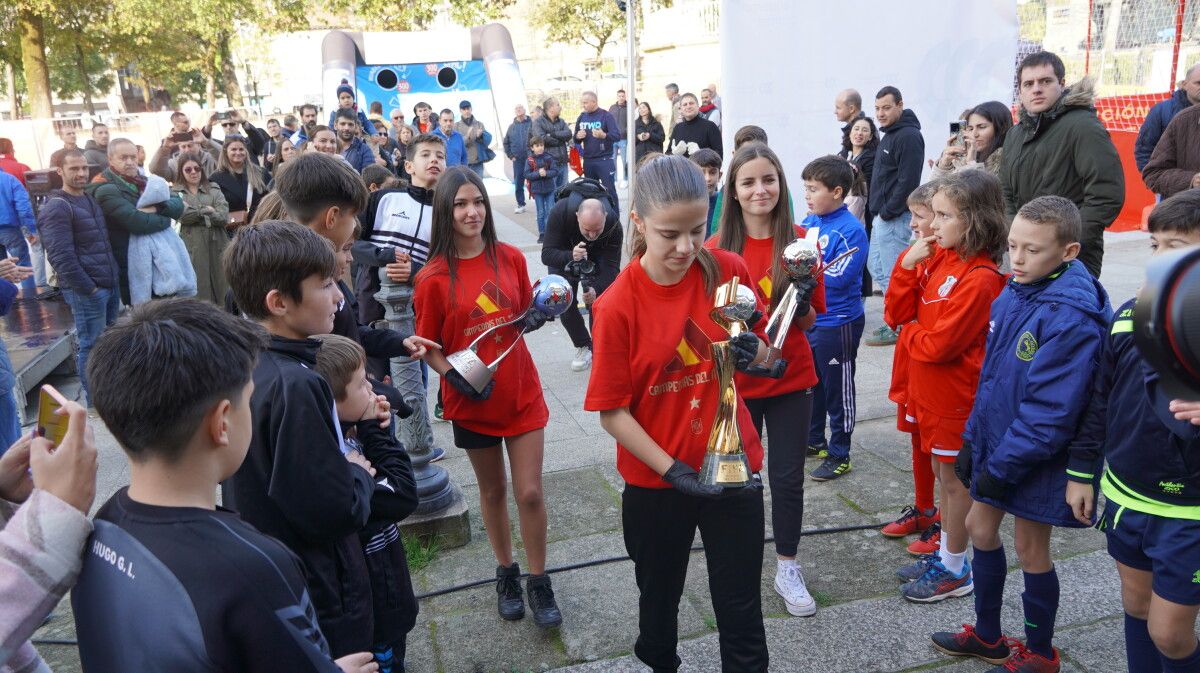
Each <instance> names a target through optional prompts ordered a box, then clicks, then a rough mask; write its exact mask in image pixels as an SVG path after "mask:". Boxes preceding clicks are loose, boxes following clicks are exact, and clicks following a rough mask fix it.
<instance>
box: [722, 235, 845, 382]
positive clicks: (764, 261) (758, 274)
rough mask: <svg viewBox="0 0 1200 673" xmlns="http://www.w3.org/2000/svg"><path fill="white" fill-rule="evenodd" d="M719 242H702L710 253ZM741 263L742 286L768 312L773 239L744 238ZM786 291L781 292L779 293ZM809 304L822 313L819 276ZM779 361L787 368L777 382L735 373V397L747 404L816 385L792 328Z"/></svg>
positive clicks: (808, 355)
mask: <svg viewBox="0 0 1200 673" xmlns="http://www.w3.org/2000/svg"><path fill="white" fill-rule="evenodd" d="M795 227H796V236H799V237H800V238H804V233H805V229H804V227H802V226H800V225H798V224H797V225H795ZM720 239H721V236H720V234H717V235H715V236H712V237H710V238H709V239H708V240H707V241H705V242H704V247H706V248H709V249H710V250H715V249H718V245H719V244H720ZM742 259H743V260H745V262H746V268H747V269H749V270H750V277H749V278H748V279H746V281H745V282H744V283H742V284H743V285H747V286H749V287H752V288H754V291H755V293H757V294H758V301H759V303H761V304H762V305H763V306H765V307H768V308H769V307H770V306H771V297H772V296H773V295H772V292H773V290H774V287H773V283H772V278H771V266H772V265H773V264H774V263H775V239H774V238H750V237H749V236H747V237H746V238H745V240H744V241H743V242H742ZM786 289H787V288H782V290H786ZM811 304H812V307H813V309H815V310H816V311H817V313H821V312H824V311H825V281H824V277H823V276H822V277H820V278H818V279H817V289H816V290H813V295H812V300H811ZM764 313H765V311H764ZM797 317H801V316H797ZM768 318H770V315H764V316H763V319H762V327H763V329H766V326H767V319H768ZM783 358H784V359H785V360H787V363H788V367H787V371H786V372H784V375H783V376H782V377H781V378H778V379H770V378H766V377H763V376H751V375H749V374H742V373H740V372H739V373H738V374H737V387H738V393H739V394H741V396H742V397H744V398H746V399H748V400H757V399H761V398H764V397H774V396H775V395H783V394H785V393H791V392H795V391H797V390H804V389H805V388H811V387H813V386H815V385H817V370H816V368H815V367H814V366H813V356H812V347H811V346H809V345H808V337H807V336H805V334H804V330H802V329H800V328H799V327H796V326H794V325H793V326H792V328H791V329H789V330H788V335H787V338H786V339H784V341H783Z"/></svg>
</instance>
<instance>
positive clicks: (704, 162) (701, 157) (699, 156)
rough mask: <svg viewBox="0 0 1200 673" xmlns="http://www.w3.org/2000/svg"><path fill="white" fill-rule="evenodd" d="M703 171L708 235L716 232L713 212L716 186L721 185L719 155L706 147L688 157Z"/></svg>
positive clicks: (715, 201) (715, 204)
mask: <svg viewBox="0 0 1200 673" xmlns="http://www.w3.org/2000/svg"><path fill="white" fill-rule="evenodd" d="M688 158H689V159H691V160H692V163H694V164H696V165H697V166H699V167H700V170H701V171H702V172H703V173H704V184H705V185H707V186H708V235H709V236H712V235H713V234H715V233H717V223H716V220H715V219H713V212H714V210H715V209H716V207H717V188H718V187H719V186H720V185H721V155H720V154H717V153H716V152H715V151H713V150H710V149H708V148H707V147H706V148H704V149H702V150H700V151H698V152H694V153H693V154H692V155H691V156H689V157H688Z"/></svg>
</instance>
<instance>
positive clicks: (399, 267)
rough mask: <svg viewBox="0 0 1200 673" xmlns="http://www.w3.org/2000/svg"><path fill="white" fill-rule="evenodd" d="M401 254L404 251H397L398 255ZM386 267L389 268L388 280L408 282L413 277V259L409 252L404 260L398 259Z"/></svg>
mask: <svg viewBox="0 0 1200 673" xmlns="http://www.w3.org/2000/svg"><path fill="white" fill-rule="evenodd" d="M401 254H404V253H400V252H399V251H397V253H396V257H397V258H399V257H400V255H401ZM384 268H385V269H387V277H388V280H390V281H392V282H393V283H407V282H408V281H409V279H410V278H412V259H410V258H409V257H408V255H407V254H405V258H404V259H403V260H399V259H397V261H395V262H392V263H391V264H388V265H387V266H386V267H384Z"/></svg>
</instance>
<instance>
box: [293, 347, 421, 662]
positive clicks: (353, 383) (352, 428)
mask: <svg viewBox="0 0 1200 673" xmlns="http://www.w3.org/2000/svg"><path fill="white" fill-rule="evenodd" d="M314 338H316V339H317V340H319V341H320V342H321V348H320V350H318V351H317V373H318V374H320V375H321V376H322V377H324V379H325V381H326V382H327V383H329V386H330V388H331V389H332V390H333V397H334V400H335V401H336V404H337V415H338V421H339V423H340V424H341V427H342V432H343V434H344V435H345V437H346V445H347V446H349V447H351V448H353V449H357V450H358V451H360V452H361V453H362V454H363V455H364V456H365V457H366V458H367V460H369V461H370V462H371V466H372V467H374V468H375V484H376V485H375V493H374V494H373V495H372V496H371V519H370V521H369V522H368V523H367V527H366V528H364V529H362V530H361V531H359V533H358V537H359V540H360V541H361V542H362V545H363V553H364V554H365V555H366V560H367V569H368V570H369V571H370V575H371V603H372V605H373V613H374V621H375V631H374V636H373V646H372V651H373V652H374V653H375V660H376V661H377V662H378V663H379V670H380V671H381V673H392V672H393V671H403V670H404V656H405V651H406V644H407V641H406V636H407V634H408V632H409V631H411V630H412V628H413V626H414V625H415V624H416V619H417V612H418V611H419V607H418V606H417V599H416V597H415V596H414V595H413V589H412V580H411V579H410V576H409V571H408V560H407V559H406V558H405V555H404V543H403V542H402V541H401V539H400V530H399V529H398V528H397V527H396V522H398V521H401V520H402V519H404V518H405V517H407V516H408V515H409V514H412V513H413V510H415V509H416V508H417V484H416V481H415V480H414V478H413V470H412V462H411V461H410V460H409V457H408V454H407V453H405V452H404V449H403V448H402V447H401V446H400V442H399V441H397V440H396V437H395V436H394V435H393V434H392V433H391V431H390V429H389V426H390V423H389V422H388V421H383V422H380V414H379V409H378V398H377V396H376V394H375V391H374V389H373V387H372V382H371V380H370V379H368V378H367V373H366V355H367V354H366V352H365V351H364V350H363V348H362V346H360V345H359V344H358V342H356V341H354V340H353V339H349V338H346V337H344V336H339V335H337V334H320V335H316V336H315V337H314ZM384 411H385V412H386V409H385V410H384ZM384 417H385V418H386V415H385V416H384Z"/></svg>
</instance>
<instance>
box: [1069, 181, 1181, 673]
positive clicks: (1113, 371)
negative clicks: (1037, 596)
mask: <svg viewBox="0 0 1200 673" xmlns="http://www.w3.org/2000/svg"><path fill="white" fill-rule="evenodd" d="M1149 229H1150V249H1151V250H1152V251H1153V254H1158V253H1160V252H1166V251H1170V250H1175V249H1179V248H1188V247H1195V246H1200V189H1190V190H1188V191H1185V192H1180V193H1179V194H1176V195H1175V196H1172V197H1171V198H1169V199H1165V200H1163V201H1162V202H1161V203H1159V204H1158V205H1157V206H1155V207H1154V210H1153V212H1151V213H1150V221H1149ZM1135 302H1136V300H1135V299H1130V300H1129V301H1126V302H1125V303H1124V304H1122V305H1121V307H1120V308H1119V309H1117V312H1116V316H1115V317H1114V319H1113V322H1112V324H1111V326H1109V329H1108V333H1107V336H1105V338H1104V346H1103V351H1102V354H1101V359H1100V371H1099V372H1098V374H1097V376H1096V385H1095V388H1094V390H1093V391H1092V393H1091V402H1090V404H1089V406H1088V410H1087V415H1086V416H1085V417H1084V420H1083V423H1082V425H1081V427H1080V430H1079V434H1078V437H1077V439H1076V441H1075V442H1074V443H1073V444H1072V445H1071V447H1070V461H1069V462H1068V463H1067V466H1066V478H1067V479H1069V480H1070V481H1069V482H1068V483H1067V494H1066V499H1067V502H1068V504H1069V505H1070V506H1071V508H1072V509H1073V510H1074V513H1075V516H1076V517H1077V518H1078V519H1079V521H1080V522H1081V523H1082V522H1090V521H1091V520H1092V514H1093V508H1094V505H1095V502H1096V491H1095V488H1096V486H1095V485H1096V483H1097V482H1099V484H1100V489H1101V490H1102V491H1103V492H1104V496H1105V497H1106V498H1107V500H1108V502H1107V504H1106V505H1105V509H1104V512H1103V513H1102V514H1101V516H1100V529H1101V530H1103V531H1104V533H1105V535H1106V536H1107V537H1108V553H1109V555H1111V556H1112V557H1113V560H1114V561H1116V563H1117V570H1118V574H1119V575H1120V576H1121V600H1122V602H1123V604H1124V607H1125V656H1126V658H1127V659H1128V664H1129V670H1130V671H1138V672H1139V673H1142V672H1143V671H1144V672H1145V673H1159V672H1160V671H1161V672H1165V673H1174V672H1180V671H1189V672H1193V673H1194V672H1195V671H1200V649H1198V648H1197V643H1196V635H1195V629H1196V614H1197V612H1198V611H1200V582H1198V581H1197V578H1200V575H1197V574H1196V570H1197V569H1198V568H1200V558H1198V557H1197V554H1198V553H1200V496H1198V495H1197V494H1200V469H1198V468H1197V465H1200V463H1198V462H1197V461H1196V460H1195V456H1196V455H1198V454H1200V425H1192V424H1189V423H1188V421H1187V420H1184V419H1186V418H1187V416H1186V414H1177V415H1173V414H1172V409H1171V396H1170V395H1169V394H1167V393H1166V392H1165V391H1164V390H1162V388H1161V387H1160V385H1159V377H1158V374H1156V373H1155V372H1154V370H1153V369H1151V367H1150V366H1149V364H1148V363H1147V362H1146V360H1145V358H1143V357H1142V355H1141V353H1140V352H1139V351H1138V348H1137V345H1136V344H1135V343H1134V337H1133V329H1134V327H1133V310H1134V305H1135ZM1106 460H1107V462H1108V467H1107V468H1106V469H1103V470H1102V468H1103V466H1104V462H1105V461H1106Z"/></svg>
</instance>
